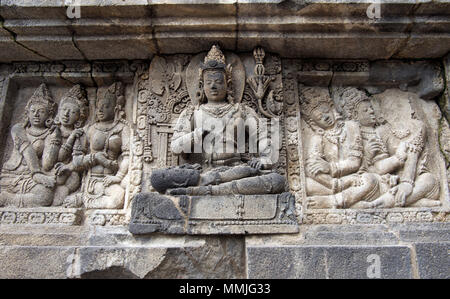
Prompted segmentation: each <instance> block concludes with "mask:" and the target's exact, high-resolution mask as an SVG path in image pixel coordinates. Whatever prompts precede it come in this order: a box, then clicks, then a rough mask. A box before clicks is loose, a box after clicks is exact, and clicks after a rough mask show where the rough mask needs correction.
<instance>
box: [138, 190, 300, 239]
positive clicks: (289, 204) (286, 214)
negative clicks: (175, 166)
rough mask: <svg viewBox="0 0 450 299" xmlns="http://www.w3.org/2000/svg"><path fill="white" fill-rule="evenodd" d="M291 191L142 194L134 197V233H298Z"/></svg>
mask: <svg viewBox="0 0 450 299" xmlns="http://www.w3.org/2000/svg"><path fill="white" fill-rule="evenodd" d="M294 210H295V207H294V196H293V195H292V194H291V193H288V192H286V193H282V194H270V195H227V196H191V197H190V196H180V197H168V196H165V195H161V194H158V193H141V194H138V195H137V196H136V197H135V198H134V199H133V204H132V212H131V221H130V225H129V231H130V232H131V233H132V234H147V233H154V232H161V233H166V234H190V235H198V234H204V235H207V234H279V233H297V232H298V223H297V220H296V216H295V213H294Z"/></svg>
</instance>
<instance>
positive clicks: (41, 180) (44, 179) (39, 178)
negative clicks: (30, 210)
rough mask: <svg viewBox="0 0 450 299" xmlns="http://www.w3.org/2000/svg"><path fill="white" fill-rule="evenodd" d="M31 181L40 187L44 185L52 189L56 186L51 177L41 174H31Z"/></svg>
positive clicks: (53, 178) (54, 179)
mask: <svg viewBox="0 0 450 299" xmlns="http://www.w3.org/2000/svg"><path fill="white" fill-rule="evenodd" d="M33 180H34V181H35V182H36V183H38V184H41V185H44V186H45V187H47V188H50V189H51V188H53V187H55V184H56V178H55V177H52V176H48V175H45V174H42V173H39V172H38V173H35V174H33Z"/></svg>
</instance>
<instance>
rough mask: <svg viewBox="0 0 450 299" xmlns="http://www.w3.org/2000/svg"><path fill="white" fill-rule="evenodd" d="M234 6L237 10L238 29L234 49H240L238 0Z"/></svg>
mask: <svg viewBox="0 0 450 299" xmlns="http://www.w3.org/2000/svg"><path fill="white" fill-rule="evenodd" d="M234 7H235V12H236V14H235V15H236V17H235V19H236V29H235V33H236V37H235V41H234V51H238V41H239V3H238V1H236V2H235V3H234Z"/></svg>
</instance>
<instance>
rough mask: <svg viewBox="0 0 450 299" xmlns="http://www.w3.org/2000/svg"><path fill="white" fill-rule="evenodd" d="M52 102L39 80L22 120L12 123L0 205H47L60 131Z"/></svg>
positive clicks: (50, 201)
mask: <svg viewBox="0 0 450 299" xmlns="http://www.w3.org/2000/svg"><path fill="white" fill-rule="evenodd" d="M55 109H56V104H55V103H54V102H53V99H52V98H51V95H50V92H49V90H48V89H47V87H46V86H45V84H41V85H40V86H39V88H38V89H37V90H36V91H35V92H34V94H33V95H32V97H31V98H30V99H29V100H28V103H27V105H26V107H25V111H26V115H25V121H24V122H23V123H18V124H16V125H14V126H13V127H12V129H11V136H12V139H13V143H14V147H13V150H12V154H11V157H10V159H9V160H8V161H7V162H6V163H5V164H4V166H3V169H2V173H1V180H0V185H1V188H2V190H1V193H0V206H16V207H40V206H49V205H51V203H52V200H53V192H54V187H55V184H56V179H55V176H54V174H52V173H51V171H52V168H53V165H55V163H56V161H57V159H58V152H59V149H60V145H61V143H60V140H61V139H60V138H61V136H60V132H59V130H58V129H57V127H55V126H54V125H53V119H52V117H53V114H54V111H55Z"/></svg>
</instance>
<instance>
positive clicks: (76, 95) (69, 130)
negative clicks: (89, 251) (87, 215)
mask: <svg viewBox="0 0 450 299" xmlns="http://www.w3.org/2000/svg"><path fill="white" fill-rule="evenodd" d="M88 112H89V111H88V101H87V99H86V91H85V90H84V89H82V87H81V86H80V85H75V86H74V87H72V88H71V89H70V90H69V91H68V92H67V94H65V95H64V96H63V98H62V100H61V102H60V104H59V109H58V114H57V116H56V118H55V123H56V124H57V125H59V130H60V132H61V148H60V150H59V153H58V161H57V163H56V165H55V169H56V174H57V188H56V190H55V198H54V200H53V204H52V205H53V206H59V205H61V204H62V203H63V201H64V200H65V199H66V197H67V196H68V195H69V194H71V193H73V192H75V191H76V190H77V189H78V188H79V187H80V183H81V177H80V174H79V173H78V172H77V171H73V166H72V165H71V162H72V155H81V154H83V144H85V141H83V140H82V138H85V135H84V132H83V129H82V126H83V125H84V122H85V121H86V119H87V116H88Z"/></svg>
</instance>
